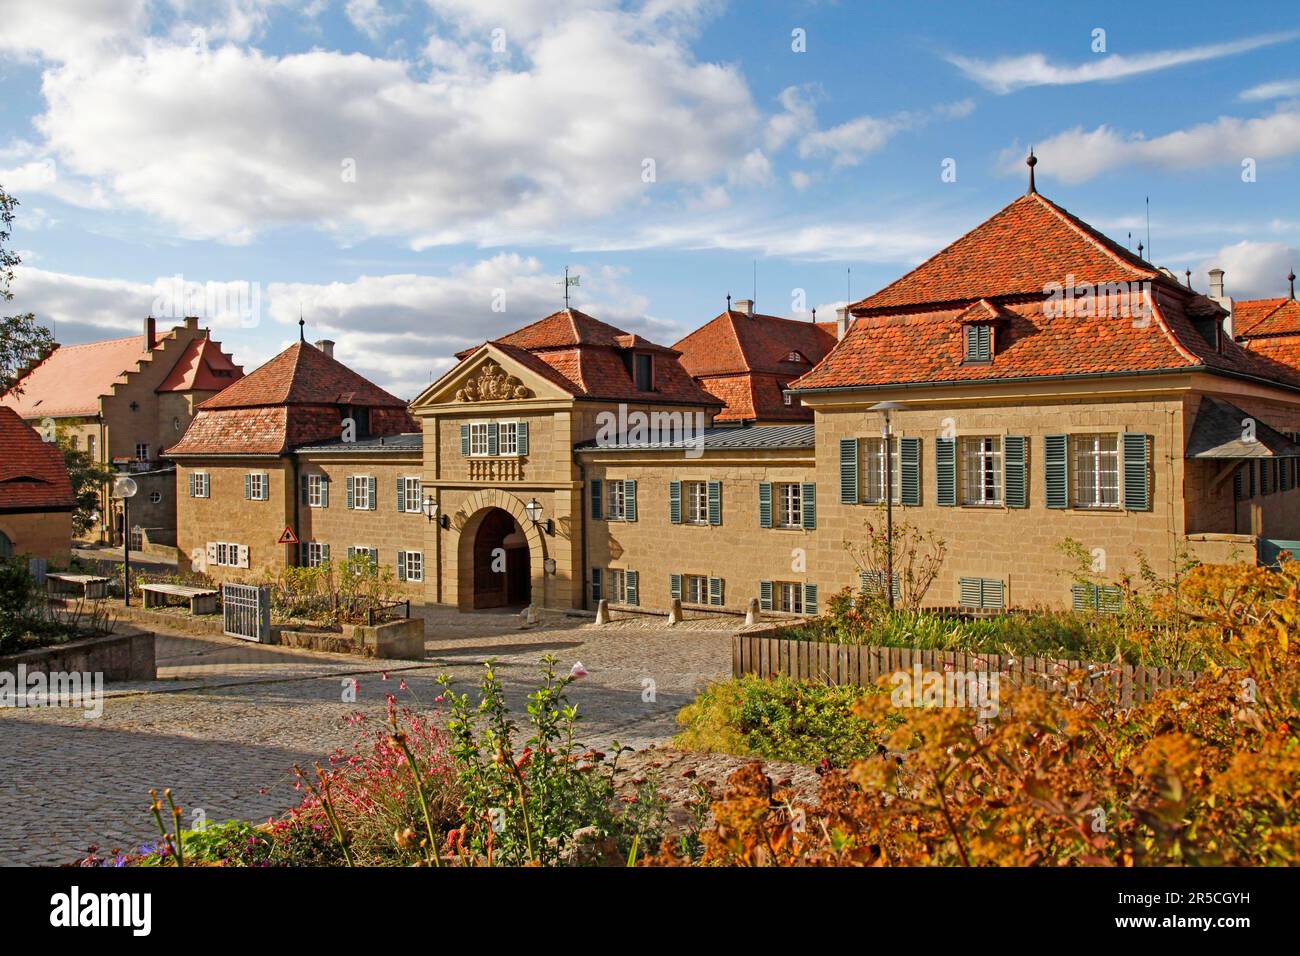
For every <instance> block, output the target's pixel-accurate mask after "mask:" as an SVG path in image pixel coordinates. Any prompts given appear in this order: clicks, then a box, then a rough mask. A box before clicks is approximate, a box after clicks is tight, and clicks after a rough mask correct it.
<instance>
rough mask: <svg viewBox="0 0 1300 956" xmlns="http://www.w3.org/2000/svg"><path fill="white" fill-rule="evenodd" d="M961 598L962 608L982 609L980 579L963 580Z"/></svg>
mask: <svg viewBox="0 0 1300 956" xmlns="http://www.w3.org/2000/svg"><path fill="white" fill-rule="evenodd" d="M960 594H961V596H960V598H959V599H958V603H959V604H961V606H962V607H981V606H982V605H981V604H980V579H979V578H962V579H961V581H960Z"/></svg>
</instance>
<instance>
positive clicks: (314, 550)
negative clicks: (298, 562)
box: [302, 541, 330, 568]
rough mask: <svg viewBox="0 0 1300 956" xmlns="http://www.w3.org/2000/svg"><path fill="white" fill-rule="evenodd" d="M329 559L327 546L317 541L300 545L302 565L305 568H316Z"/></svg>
mask: <svg viewBox="0 0 1300 956" xmlns="http://www.w3.org/2000/svg"><path fill="white" fill-rule="evenodd" d="M329 559H330V552H329V545H327V544H322V543H321V542H319V541H304V542H303V543H302V564H303V567H306V568H318V567H320V566H321V565H322V564H324V563H325V562H326V561H328V560H329Z"/></svg>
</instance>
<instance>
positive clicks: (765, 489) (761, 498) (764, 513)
mask: <svg viewBox="0 0 1300 956" xmlns="http://www.w3.org/2000/svg"><path fill="white" fill-rule="evenodd" d="M758 526H759V527H760V528H770V527H772V484H771V482H767V481H762V482H759V485H758Z"/></svg>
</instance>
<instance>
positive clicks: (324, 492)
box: [320, 475, 330, 508]
mask: <svg viewBox="0 0 1300 956" xmlns="http://www.w3.org/2000/svg"><path fill="white" fill-rule="evenodd" d="M320 506H321V507H322V508H328V507H329V506H330V479H329V475H321V476H320Z"/></svg>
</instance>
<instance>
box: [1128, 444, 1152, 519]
mask: <svg viewBox="0 0 1300 956" xmlns="http://www.w3.org/2000/svg"><path fill="white" fill-rule="evenodd" d="M1149 448H1150V436H1148V435H1143V434H1140V433H1138V432H1125V433H1124V507H1125V508H1126V509H1128V510H1129V511H1150V510H1151V462H1150V459H1151V455H1150V451H1149Z"/></svg>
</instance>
